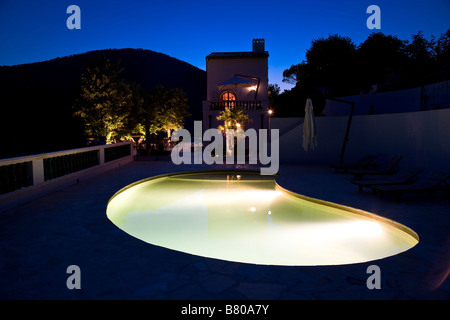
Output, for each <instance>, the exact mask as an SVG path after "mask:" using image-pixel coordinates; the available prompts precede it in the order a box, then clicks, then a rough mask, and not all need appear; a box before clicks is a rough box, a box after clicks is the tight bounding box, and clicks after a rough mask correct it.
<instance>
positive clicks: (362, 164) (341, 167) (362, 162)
mask: <svg viewBox="0 0 450 320" xmlns="http://www.w3.org/2000/svg"><path fill="white" fill-rule="evenodd" d="M377 158H378V157H377V156H374V155H366V156H364V157H362V158H361V159H359V160H358V161H356V162H354V163H343V164H340V163H336V164H331V165H330V168H333V169H334V171H335V172H347V171H348V170H352V169H353V170H356V169H369V168H374V167H375V160H376V159H377Z"/></svg>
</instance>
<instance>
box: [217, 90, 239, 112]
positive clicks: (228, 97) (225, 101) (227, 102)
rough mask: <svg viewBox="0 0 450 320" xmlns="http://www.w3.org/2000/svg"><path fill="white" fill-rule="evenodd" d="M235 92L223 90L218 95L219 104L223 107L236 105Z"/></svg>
mask: <svg viewBox="0 0 450 320" xmlns="http://www.w3.org/2000/svg"><path fill="white" fill-rule="evenodd" d="M236 100H237V99H236V94H235V93H234V92H231V91H225V92H223V93H222V94H221V95H220V101H222V103H221V105H222V107H225V108H234V107H235V106H236Z"/></svg>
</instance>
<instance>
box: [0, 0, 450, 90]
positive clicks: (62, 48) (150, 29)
mask: <svg viewBox="0 0 450 320" xmlns="http://www.w3.org/2000/svg"><path fill="white" fill-rule="evenodd" d="M71 4H75V5H78V6H79V7H80V8H81V28H82V29H81V30H69V29H67V27H66V20H67V18H68V17H69V14H67V13H66V9H67V7H68V6H69V5H71ZM372 4H375V5H378V6H379V7H380V8H381V30H379V31H381V32H383V33H384V34H390V35H396V36H398V37H399V38H400V39H403V40H410V39H411V36H412V35H413V34H416V33H417V32H418V31H419V30H422V31H423V32H424V35H425V37H426V38H428V39H429V38H430V36H431V35H435V36H436V37H439V36H440V35H441V34H442V33H444V32H445V31H446V30H447V29H449V28H450V0H427V1H423V0H421V1H419V0H409V1H406V0H397V1H396V0H393V1H385V0H370V1H366V0H360V1H358V0H353V1H350V0H335V1H331V0H328V1H324V0H310V1H301V0H273V1H266V0H259V1H255V0H250V1H247V0H238V1H235V0H226V1H211V0H208V1H196V0H172V1H171V0H165V1H156V0H147V1H142V0H139V1H138V0H128V1H117V0H107V1H106V0H100V1H96V0H91V1H85V0H70V1H65V0H42V1H35V0H33V1H31V0H0V65H15V64H22V63H30V62H36V61H44V60H49V59H53V58H56V57H62V56H66V55H71V54H76V53H83V52H87V51H90V50H97V49H106V48H143V49H150V50H154V51H158V52H162V53H165V54H168V55H170V56H172V57H175V58H178V59H180V60H184V61H186V62H188V63H190V64H192V65H194V66H197V67H199V68H201V69H203V70H205V68H206V64H205V56H206V55H208V54H209V53H211V52H213V51H250V50H251V41H252V39H253V38H264V39H265V40H266V50H268V51H269V54H270V57H269V82H270V83H278V84H279V85H280V86H281V87H282V88H286V85H284V84H283V83H282V82H281V79H282V72H283V70H285V69H287V68H289V66H291V65H292V64H296V63H300V62H301V61H302V60H303V59H304V55H305V52H306V49H308V48H309V47H310V46H311V41H312V40H313V39H317V38H319V37H326V36H328V35H329V34H334V33H338V34H340V35H342V36H349V37H350V38H351V39H352V40H353V41H354V43H355V44H356V45H359V44H360V43H362V42H363V41H364V40H365V39H366V38H367V37H368V36H369V35H370V33H372V32H373V30H369V29H368V28H367V27H366V20H367V18H368V17H369V14H367V13H366V9H367V7H368V6H369V5H372Z"/></svg>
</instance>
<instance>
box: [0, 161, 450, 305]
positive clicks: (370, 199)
mask: <svg viewBox="0 0 450 320" xmlns="http://www.w3.org/2000/svg"><path fill="white" fill-rule="evenodd" d="M219 167H220V168H224V167H227V166H225V165H224V166H219ZM228 167H233V168H234V166H228ZM214 168H217V167H214ZM199 169H212V168H211V167H206V166H199V165H196V166H194V165H192V166H187V165H184V166H175V165H173V164H172V163H171V162H164V161H154V162H151V161H137V162H133V163H131V164H129V165H126V166H122V167H120V168H118V169H115V170H112V171H109V172H108V173H106V174H102V175H99V176H96V177H93V178H90V179H86V180H81V181H80V182H79V183H77V184H75V185H72V186H69V187H66V188H64V189H62V190H59V191H57V192H54V193H51V194H49V195H47V196H44V197H41V198H39V199H36V200H34V201H32V202H29V203H27V204H24V205H21V206H18V207H16V208H14V209H11V210H8V211H6V212H4V213H2V214H0V224H1V229H0V299H233V300H234V299H238V300H240V299H252V300H261V299H274V300H278V299H281V300H284V299H449V298H450V284H449V280H448V279H447V276H448V274H449V272H450V237H449V232H448V231H449V230H450V212H449V211H450V205H449V204H450V201H449V200H448V199H445V198H439V197H435V198H432V199H430V198H427V197H423V196H416V197H408V198H405V199H404V200H403V201H401V202H396V201H394V200H391V199H389V198H380V197H379V196H376V195H374V194H372V192H369V191H365V192H359V191H358V188H357V186H355V185H352V184H350V183H349V182H348V179H349V178H350V176H349V175H342V174H336V173H334V172H333V171H332V170H331V169H329V168H328V167H326V166H298V165H282V166H281V168H280V171H279V173H280V176H279V177H278V178H277V181H278V182H279V184H280V185H281V186H283V187H285V188H287V189H290V190H292V191H295V192H298V193H301V194H304V195H306V196H311V197H315V198H319V199H323V200H327V201H332V202H337V203H340V204H344V205H349V206H352V207H356V208H360V209H363V210H367V211H370V212H373V213H376V214H379V215H381V216H385V217H387V218H390V219H393V220H395V221H398V222H400V223H402V224H405V225H406V226H408V227H410V228H412V229H413V230H414V231H416V232H417V234H418V235H419V237H420V242H419V244H418V245H417V246H415V247H414V248H412V249H411V250H409V251H407V252H405V253H402V254H399V255H396V256H394V257H389V258H386V259H382V260H377V261H372V262H368V263H360V264H352V265H341V266H320V267H283V266H262V265H253V264H243V263H235V262H228V261H221V260H215V259H209V258H203V257H199V256H193V255H189V254H185V253H181V252H175V251H171V250H168V249H165V248H162V247H157V246H153V245H150V244H147V243H144V242H142V241H140V240H138V239H135V238H133V237H131V236H129V235H127V234H126V233H124V232H123V231H121V230H120V229H118V228H117V227H116V226H115V225H113V224H112V223H111V222H110V221H109V220H108V218H107V217H106V206H107V202H108V200H109V198H110V197H111V196H112V195H113V194H114V193H115V192H116V191H118V190H119V189H120V188H122V187H124V186H126V185H128V184H130V183H132V182H134V181H137V180H140V179H143V178H147V177H150V176H153V175H157V174H162V173H168V172H174V171H187V170H199ZM373 264H375V265H378V266H379V267H380V270H381V289H380V290H376V289H374V290H369V289H368V288H367V286H366V280H367V278H368V276H369V274H367V273H366V270H367V267H368V266H369V265H373ZM69 265H78V266H79V267H80V269H81V290H69V289H68V288H67V287H66V280H67V278H68V277H69V274H67V273H66V269H67V267H68V266H69Z"/></svg>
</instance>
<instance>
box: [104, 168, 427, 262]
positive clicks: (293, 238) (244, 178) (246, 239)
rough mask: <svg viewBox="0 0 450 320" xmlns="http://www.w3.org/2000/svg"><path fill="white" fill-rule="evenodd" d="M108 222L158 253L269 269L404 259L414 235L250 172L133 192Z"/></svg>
mask: <svg viewBox="0 0 450 320" xmlns="http://www.w3.org/2000/svg"><path fill="white" fill-rule="evenodd" d="M107 216H108V218H109V219H110V220H111V221H112V222H113V223H114V224H115V225H116V226H117V227H119V228H120V229H122V230H123V231H125V232H127V233H128V234H130V235H132V236H134V237H136V238H138V239H141V240H143V241H145V242H148V243H151V244H153V245H157V246H162V247H165V248H169V249H173V250H178V251H182V252H186V253H190V254H194V255H200V256H204V257H209V258H216V259H223V260H229V261H236V262H244V263H254V264H267V265H302V266H306V265H336V264H349V263H358V262H366V261H371V260H376V259H381V258H385V257H389V256H392V255H396V254H398V253H401V252H404V251H406V250H408V249H410V248H412V247H413V246H415V245H416V244H417V243H418V237H417V235H416V234H415V233H414V231H412V230H411V229H409V228H407V227H405V226H403V225H400V224H398V223H396V222H394V221H391V220H387V219H384V218H381V217H379V216H376V215H373V214H371V213H368V212H364V211H361V210H357V209H353V208H349V207H344V206H340V205H336V204H332V203H327V202H324V201H320V200H316V199H311V198H306V197H303V196H301V195H298V194H295V193H292V192H289V191H287V190H284V189H283V188H281V187H280V186H279V185H278V184H277V183H276V182H275V178H274V177H267V176H260V175H259V174H254V173H250V172H244V173H239V172H228V173H225V172H214V173H213V172H207V173H183V174H171V175H165V176H160V177H154V178H150V179H147V180H143V181H139V182H137V183H135V184H132V185H130V186H128V187H126V188H124V189H122V190H120V191H119V192H118V193H116V194H115V195H114V196H113V197H112V198H111V200H110V202H109V204H108V207H107Z"/></svg>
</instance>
